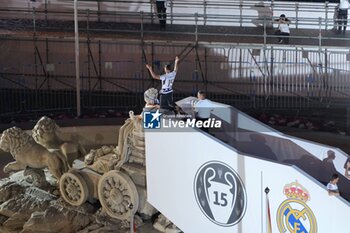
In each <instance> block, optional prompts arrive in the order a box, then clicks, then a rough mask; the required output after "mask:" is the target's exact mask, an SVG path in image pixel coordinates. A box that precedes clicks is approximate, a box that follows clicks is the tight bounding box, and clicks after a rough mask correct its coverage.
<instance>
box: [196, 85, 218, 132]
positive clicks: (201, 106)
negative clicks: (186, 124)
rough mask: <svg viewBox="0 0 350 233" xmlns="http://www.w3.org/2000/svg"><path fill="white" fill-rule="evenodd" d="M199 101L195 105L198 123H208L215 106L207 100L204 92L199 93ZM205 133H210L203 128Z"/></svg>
mask: <svg viewBox="0 0 350 233" xmlns="http://www.w3.org/2000/svg"><path fill="white" fill-rule="evenodd" d="M197 98H198V101H196V102H194V103H193V110H194V112H195V114H196V120H197V121H206V120H208V119H209V117H210V114H211V112H212V111H213V104H212V103H211V101H210V100H208V99H207V96H206V93H205V92H204V91H198V93H197ZM201 129H203V130H204V131H206V132H208V128H204V127H202V128H201Z"/></svg>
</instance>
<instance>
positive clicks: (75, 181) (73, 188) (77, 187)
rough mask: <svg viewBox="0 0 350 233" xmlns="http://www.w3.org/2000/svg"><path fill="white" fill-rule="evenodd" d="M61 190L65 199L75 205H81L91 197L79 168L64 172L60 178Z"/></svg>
mask: <svg viewBox="0 0 350 233" xmlns="http://www.w3.org/2000/svg"><path fill="white" fill-rule="evenodd" d="M60 192H61V195H62V197H63V199H64V200H65V201H66V202H68V203H69V204H71V205H73V206H80V205H82V204H84V203H85V201H86V200H87V199H88V197H89V190H88V187H87V184H86V182H85V180H84V179H83V177H82V176H81V175H80V174H79V172H78V171H77V170H71V171H70V172H67V173H64V174H63V176H62V177H61V179H60Z"/></svg>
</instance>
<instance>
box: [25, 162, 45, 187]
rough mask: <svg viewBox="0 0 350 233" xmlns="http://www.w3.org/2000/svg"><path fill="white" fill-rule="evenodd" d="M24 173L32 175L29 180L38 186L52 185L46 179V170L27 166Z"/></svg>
mask: <svg viewBox="0 0 350 233" xmlns="http://www.w3.org/2000/svg"><path fill="white" fill-rule="evenodd" d="M23 175H24V176H30V178H27V181H28V182H29V183H32V184H33V185H34V186H36V187H39V188H45V187H48V186H49V185H50V184H49V182H47V181H46V177H45V172H44V171H43V170H42V169H38V168H31V167H26V168H25V169H24V172H23Z"/></svg>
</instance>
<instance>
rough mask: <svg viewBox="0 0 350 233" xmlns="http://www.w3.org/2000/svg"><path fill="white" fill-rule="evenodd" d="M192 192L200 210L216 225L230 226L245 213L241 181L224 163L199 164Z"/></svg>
mask: <svg viewBox="0 0 350 233" xmlns="http://www.w3.org/2000/svg"><path fill="white" fill-rule="evenodd" d="M194 194H195V198H196V200H197V203H198V206H199V207H200V209H201V211H202V212H203V213H204V215H205V216H206V217H207V218H208V219H210V221H212V222H214V223H215V224H217V225H220V226H223V227H229V226H233V225H235V224H237V223H238V222H239V221H240V220H241V219H242V218H243V216H244V213H245V210H246V207H247V195H246V191H245V188H244V185H243V182H242V180H241V178H240V177H239V175H238V174H237V173H236V171H235V170H233V169H232V168H231V167H230V166H228V165H227V164H225V163H222V162H219V161H210V162H207V163H205V164H204V165H202V166H201V167H200V168H199V170H198V171H197V174H196V177H195V180H194Z"/></svg>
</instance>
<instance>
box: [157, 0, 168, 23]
mask: <svg viewBox="0 0 350 233" xmlns="http://www.w3.org/2000/svg"><path fill="white" fill-rule="evenodd" d="M156 5H157V13H158V18H159V24H160V27H161V28H165V25H166V7H165V1H156Z"/></svg>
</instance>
